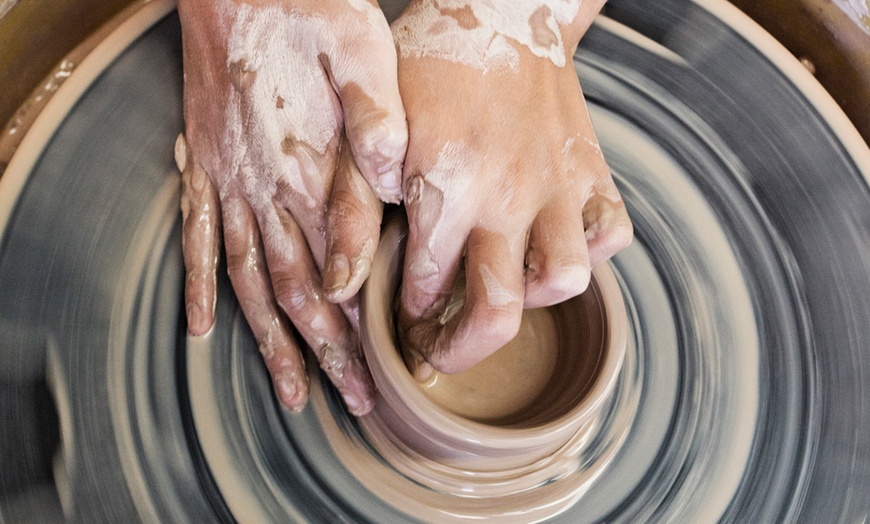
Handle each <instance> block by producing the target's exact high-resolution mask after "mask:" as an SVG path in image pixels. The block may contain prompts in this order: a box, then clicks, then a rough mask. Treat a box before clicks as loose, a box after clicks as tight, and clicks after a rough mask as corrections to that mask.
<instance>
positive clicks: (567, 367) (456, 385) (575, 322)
mask: <svg viewBox="0 0 870 524" xmlns="http://www.w3.org/2000/svg"><path fill="white" fill-rule="evenodd" d="M463 284H464V283H462V282H461V281H460V282H459V283H458V285H457V289H456V290H455V291H454V296H453V299H452V300H451V303H450V305H448V307H447V310H446V313H445V315H444V317H443V318H442V321H446V320H447V319H448V318H449V317H450V316H452V314H455V312H456V311H458V310H459V309H460V308H461V307H462V301H463V298H464V285H463ZM604 323H605V316H604V313H603V304H602V303H601V300H600V295H599V292H598V288H597V285H595V284H594V283H593V284H592V285H591V286H590V289H589V290H588V291H587V292H586V293H584V294H583V295H580V296H579V297H575V298H573V299H571V300H568V301H566V302H563V303H561V304H558V305H556V306H552V307H548V308H540V309H527V310H525V311H524V312H523V317H522V323H521V326H520V329H519V332H518V334H517V336H516V337H515V338H514V339H513V340H512V341H511V342H509V343H508V344H507V345H505V346H504V347H502V348H501V349H499V350H498V351H496V352H495V353H493V354H492V355H490V356H489V357H487V358H486V359H484V360H483V361H481V362H480V363H479V364H477V365H475V366H473V367H472V368H470V369H468V370H466V371H463V372H461V373H455V374H450V375H448V374H444V373H439V372H435V374H434V375H433V377H432V378H431V379H430V380H429V381H427V382H426V383H421V384H420V388H421V390H422V391H423V392H424V393H425V394H426V395H427V396H428V397H429V398H430V399H432V401H433V402H435V403H436V404H438V405H439V406H441V407H442V408H444V409H446V410H448V411H451V412H453V413H454V414H456V415H458V416H460V417H463V418H467V419H469V420H473V421H476V422H481V423H485V424H489V425H496V426H513V427H528V426H532V425H535V424H539V423H543V422H546V421H547V420H553V419H555V418H557V417H559V416H561V415H563V414H565V413H567V412H568V411H569V410H570V409H572V408H574V407H575V406H577V405H578V404H579V403H581V402H582V401H583V399H584V398H585V396H586V395H587V394H588V392H589V390H590V389H591V388H592V385H593V383H594V382H595V379H596V377H597V376H598V373H599V371H600V369H601V366H602V363H603V359H604V354H605V348H606V343H607V340H606V332H607V330H606V329H605V328H604Z"/></svg>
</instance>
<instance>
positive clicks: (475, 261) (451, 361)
mask: <svg viewBox="0 0 870 524" xmlns="http://www.w3.org/2000/svg"><path fill="white" fill-rule="evenodd" d="M465 271H466V272H465V283H466V288H465V300H464V303H463V304H462V307H461V309H459V311H458V312H457V313H456V314H455V316H453V317H452V318H450V317H449V316H445V317H442V318H440V319H427V320H424V321H423V322H421V323H419V324H418V325H416V326H414V327H412V328H411V329H410V330H409V331H408V333H407V342H408V343H409V345H410V347H411V348H413V349H416V351H418V352H419V353H420V354H421V355H422V356H423V358H425V359H426V360H427V361H428V363H429V364H431V365H432V366H433V367H434V368H435V369H437V370H439V371H441V372H443V373H456V372H459V371H463V370H465V369H467V368H469V367H471V366H473V365H474V364H476V363H478V362H480V361H481V360H483V359H484V358H486V357H488V356H489V355H491V354H492V353H493V352H495V351H496V350H498V349H499V348H501V347H502V346H504V345H505V344H507V343H508V342H510V341H511V340H512V339H513V338H514V337H515V336H516V334H517V332H518V330H519V328H520V321H521V320H522V310H523V258H522V251H521V249H511V248H510V245H509V242H508V240H507V238H506V237H505V236H504V235H502V234H500V233H494V232H491V231H487V230H484V229H481V228H476V229H473V230H472V231H471V233H470V234H469V236H468V244H467V255H466V259H465ZM414 371H415V375H416V376H417V378H418V379H421V380H425V379H426V378H427V377H426V374H427V373H426V371H427V370H426V368H425V366H423V367H422V368H418V369H417V370H414Z"/></svg>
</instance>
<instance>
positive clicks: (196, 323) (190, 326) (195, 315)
mask: <svg viewBox="0 0 870 524" xmlns="http://www.w3.org/2000/svg"><path fill="white" fill-rule="evenodd" d="M204 317H205V315H204V314H203V312H202V308H201V307H199V306H198V305H196V304H188V306H187V330H188V331H189V332H190V334H191V335H201V334H202V332H203V326H202V322H203V318H204Z"/></svg>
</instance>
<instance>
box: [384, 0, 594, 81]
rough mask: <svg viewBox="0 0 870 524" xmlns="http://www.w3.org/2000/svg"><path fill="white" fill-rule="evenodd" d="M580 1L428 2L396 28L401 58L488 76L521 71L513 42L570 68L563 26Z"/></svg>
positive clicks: (405, 17)
mask: <svg viewBox="0 0 870 524" xmlns="http://www.w3.org/2000/svg"><path fill="white" fill-rule="evenodd" d="M579 10H580V0H535V1H517V0H490V1H480V0H423V1H421V2H420V3H419V4H416V5H414V6H412V7H411V8H409V10H408V11H406V13H405V14H403V15H402V17H401V18H399V19H398V20H397V21H396V22H395V23H394V25H393V35H394V36H395V38H396V43H397V46H398V49H399V53H400V54H401V55H402V56H405V57H424V56H427V57H433V58H438V59H442V60H449V61H451V62H455V63H460V64H464V65H467V66H470V67H474V68H476V69H480V70H483V71H484V72H486V71H490V70H494V69H504V68H508V69H516V68H517V67H518V65H519V54H518V52H517V49H516V48H515V47H514V45H512V42H514V43H517V44H520V45H522V46H523V47H525V48H526V49H528V50H529V51H531V52H532V54H534V55H535V56H538V57H541V58H546V59H548V60H550V61H552V62H553V64H555V65H556V66H558V67H564V66H565V64H566V62H567V59H566V57H565V48H564V42H563V40H562V32H561V29H560V27H559V26H560V25H566V24H570V23H571V22H572V21H573V20H574V18H575V17H576V16H577V13H578V11H579Z"/></svg>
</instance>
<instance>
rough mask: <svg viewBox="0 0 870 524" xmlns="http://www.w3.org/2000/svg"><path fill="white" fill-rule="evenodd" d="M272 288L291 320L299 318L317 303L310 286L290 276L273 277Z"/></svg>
mask: <svg viewBox="0 0 870 524" xmlns="http://www.w3.org/2000/svg"><path fill="white" fill-rule="evenodd" d="M272 288H273V290H274V292H275V299H276V300H277V301H278V304H280V305H281V308H282V309H284V311H285V312H286V313H287V315H288V316H289V317H290V318H298V317H299V316H300V315H302V314H304V313H305V312H306V311H307V310H308V309H309V308H310V306H311V304H312V303H313V302H314V301H315V294H314V292H313V290H312V289H310V286H306V285H305V284H304V283H303V282H302V281H301V280H300V279H298V278H293V277H292V276H290V275H286V274H283V275H273V277H272Z"/></svg>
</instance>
